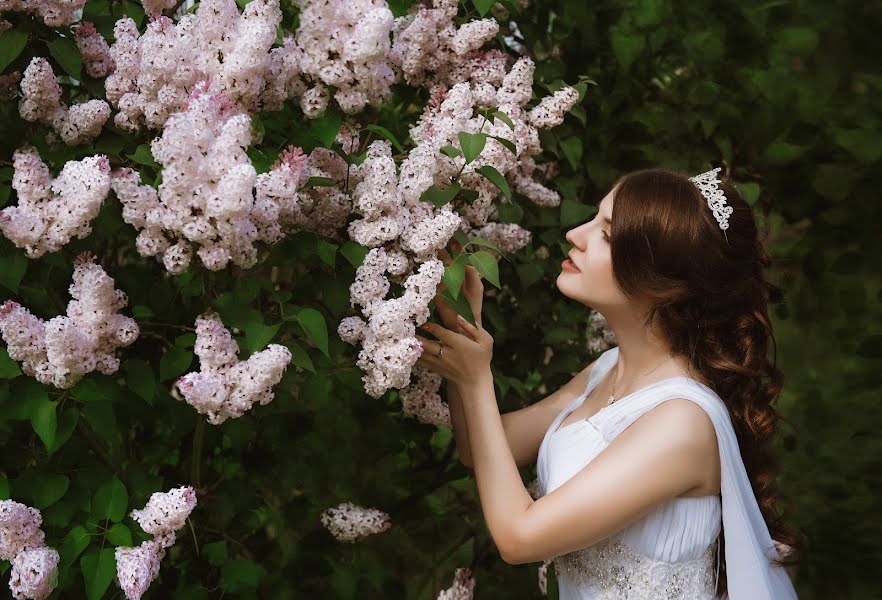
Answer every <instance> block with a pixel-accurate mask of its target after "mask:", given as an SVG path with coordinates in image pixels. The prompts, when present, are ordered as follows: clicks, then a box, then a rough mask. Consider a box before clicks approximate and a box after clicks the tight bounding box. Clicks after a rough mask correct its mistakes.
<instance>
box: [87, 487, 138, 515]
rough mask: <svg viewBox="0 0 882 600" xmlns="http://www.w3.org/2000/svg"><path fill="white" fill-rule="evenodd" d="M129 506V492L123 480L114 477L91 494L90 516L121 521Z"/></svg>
mask: <svg viewBox="0 0 882 600" xmlns="http://www.w3.org/2000/svg"><path fill="white" fill-rule="evenodd" d="M128 506H129V493H128V492H127V491H126V486H125V485H123V482H122V481H120V480H119V479H117V478H116V477H114V478H113V479H111V480H110V481H108V482H107V483H105V484H104V485H102V486H101V487H99V488H98V490H97V491H96V492H95V495H94V496H92V516H93V517H94V518H96V519H110V520H111V521H114V522H119V521H122V520H123V518H124V517H125V516H126V509H127V508H128Z"/></svg>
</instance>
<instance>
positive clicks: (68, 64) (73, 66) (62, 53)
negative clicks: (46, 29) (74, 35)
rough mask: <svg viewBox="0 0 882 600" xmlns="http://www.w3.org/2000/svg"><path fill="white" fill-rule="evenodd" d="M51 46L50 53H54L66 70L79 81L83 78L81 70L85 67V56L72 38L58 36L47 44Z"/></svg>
mask: <svg viewBox="0 0 882 600" xmlns="http://www.w3.org/2000/svg"><path fill="white" fill-rule="evenodd" d="M46 45H47V46H49V54H51V55H52V58H54V59H55V60H56V61H57V62H58V64H59V65H61V68H62V69H64V72H65V73H67V74H68V75H70V76H71V77H73V78H74V79H76V80H77V81H79V80H80V79H81V78H82V75H80V71H82V69H83V57H82V56H80V49H79V48H78V47H77V44H76V42H74V41H73V40H72V39H71V38H58V39H57V40H53V41H51V42H49V43H48V44H46Z"/></svg>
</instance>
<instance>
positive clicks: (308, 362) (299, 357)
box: [285, 341, 315, 373]
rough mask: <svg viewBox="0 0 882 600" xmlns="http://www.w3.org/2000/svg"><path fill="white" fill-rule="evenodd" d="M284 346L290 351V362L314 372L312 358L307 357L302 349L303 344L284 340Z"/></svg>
mask: <svg viewBox="0 0 882 600" xmlns="http://www.w3.org/2000/svg"><path fill="white" fill-rule="evenodd" d="M285 346H286V347H287V348H288V350H290V351H291V362H292V363H294V365H295V366H297V367H300V368H301V369H305V370H307V371H311V372H313V373H315V366H313V364H312V359H311V358H309V354H308V353H307V352H306V350H304V349H303V346H301V345H300V344H298V343H297V342H293V341H288V342H285Z"/></svg>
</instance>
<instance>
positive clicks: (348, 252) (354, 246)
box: [340, 240, 370, 269]
mask: <svg viewBox="0 0 882 600" xmlns="http://www.w3.org/2000/svg"><path fill="white" fill-rule="evenodd" d="M368 252H370V248H366V247H364V246H362V245H361V244H359V243H358V242H356V241H354V240H346V242H344V243H343V247H342V248H340V254H342V255H343V256H345V257H346V260H348V261H349V264H351V265H352V266H353V267H355V268H356V269H357V268H358V267H359V266H361V263H363V262H364V257H365V256H367V254H368Z"/></svg>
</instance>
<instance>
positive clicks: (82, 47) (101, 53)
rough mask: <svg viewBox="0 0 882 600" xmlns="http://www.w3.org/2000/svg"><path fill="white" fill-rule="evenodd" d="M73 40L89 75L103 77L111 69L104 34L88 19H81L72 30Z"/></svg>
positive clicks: (108, 49)
mask: <svg viewBox="0 0 882 600" xmlns="http://www.w3.org/2000/svg"><path fill="white" fill-rule="evenodd" d="M74 41H75V42H76V43H77V48H78V49H79V51H80V55H81V56H82V57H83V66H84V67H85V68H86V73H88V74H89V77H96V78H98V77H105V76H106V75H107V74H108V73H110V72H111V71H113V57H112V56H110V46H108V45H107V41H106V40H105V39H104V36H102V35H101V34H100V33H98V31H97V30H96V29H95V25H93V24H92V23H90V22H89V21H81V22H80V24H79V25H77V28H76V29H75V30H74Z"/></svg>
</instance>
